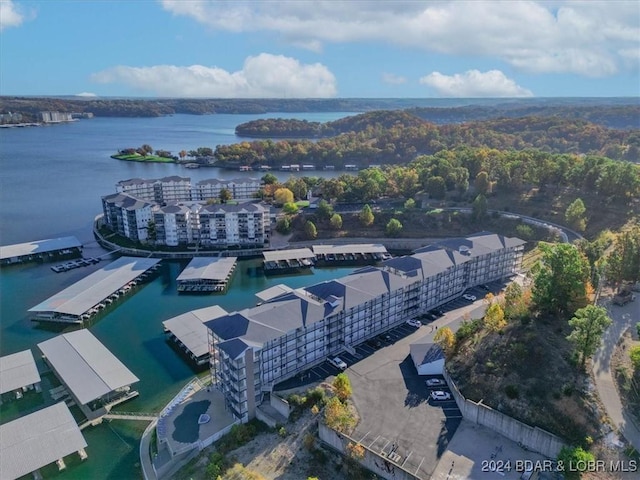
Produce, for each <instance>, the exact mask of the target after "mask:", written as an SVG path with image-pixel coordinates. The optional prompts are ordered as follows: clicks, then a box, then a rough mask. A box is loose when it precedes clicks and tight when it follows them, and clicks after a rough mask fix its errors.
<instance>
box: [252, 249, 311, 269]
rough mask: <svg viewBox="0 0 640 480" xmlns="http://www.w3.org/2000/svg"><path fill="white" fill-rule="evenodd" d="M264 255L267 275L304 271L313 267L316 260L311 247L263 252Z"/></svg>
mask: <svg viewBox="0 0 640 480" xmlns="http://www.w3.org/2000/svg"><path fill="white" fill-rule="evenodd" d="M262 256H263V257H264V273H265V274H266V275H280V274H285V273H298V272H302V271H304V270H306V269H309V268H311V267H312V266H313V265H314V263H315V260H316V256H315V254H314V253H313V252H312V251H311V249H309V248H294V249H291V250H275V251H271V252H263V253H262Z"/></svg>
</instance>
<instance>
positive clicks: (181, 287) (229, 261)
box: [176, 257, 238, 293]
mask: <svg viewBox="0 0 640 480" xmlns="http://www.w3.org/2000/svg"><path fill="white" fill-rule="evenodd" d="M237 260H238V258H237V257H195V258H194V259H193V260H191V261H190V262H189V265H187V267H186V268H185V269H184V270H183V271H182V273H181V274H180V275H179V276H178V278H177V279H176V280H177V282H178V292H185V293H186V292H189V293H209V292H223V291H225V290H226V289H227V286H228V284H229V280H231V277H232V276H233V272H235V269H236V263H237Z"/></svg>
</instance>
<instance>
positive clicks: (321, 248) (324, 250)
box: [311, 243, 387, 255]
mask: <svg viewBox="0 0 640 480" xmlns="http://www.w3.org/2000/svg"><path fill="white" fill-rule="evenodd" d="M311 248H313V253H315V254H316V255H326V254H328V253H333V254H347V253H387V248H386V247H385V246H384V245H380V244H379V243H354V244H349V245H314V246H313V247H311Z"/></svg>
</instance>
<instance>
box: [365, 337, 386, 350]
mask: <svg viewBox="0 0 640 480" xmlns="http://www.w3.org/2000/svg"><path fill="white" fill-rule="evenodd" d="M367 345H369V346H370V347H371V348H375V349H378V348H381V347H382V342H381V341H380V339H379V338H372V339H371V340H368V341H367Z"/></svg>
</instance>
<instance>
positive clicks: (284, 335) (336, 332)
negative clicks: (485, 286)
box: [205, 232, 525, 421]
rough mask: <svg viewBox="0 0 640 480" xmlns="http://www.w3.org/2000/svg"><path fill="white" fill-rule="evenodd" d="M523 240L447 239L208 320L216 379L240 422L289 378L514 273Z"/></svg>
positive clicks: (483, 235)
mask: <svg viewBox="0 0 640 480" xmlns="http://www.w3.org/2000/svg"><path fill="white" fill-rule="evenodd" d="M524 244H525V242H524V241H522V240H520V239H517V238H508V237H504V236H501V235H496V234H492V233H488V232H481V233H478V234H475V235H472V236H469V237H467V238H454V239H449V240H443V241H441V242H439V243H437V244H434V245H430V246H428V247H425V248H423V249H420V250H418V251H416V253H414V254H413V255H410V256H405V257H399V258H394V259H391V260H388V261H386V262H383V264H382V266H381V267H366V268H363V269H360V270H357V271H356V272H354V273H353V274H351V275H348V276H346V277H343V278H340V279H337V280H332V281H327V282H322V283H319V284H316V285H313V286H310V287H306V288H301V289H296V290H291V289H288V288H282V289H277V293H275V294H273V296H271V297H269V295H268V294H267V292H268V291H265V292H262V294H261V295H260V296H261V298H263V299H264V298H267V300H266V301H264V303H262V304H261V305H259V306H256V307H252V308H247V309H245V310H242V311H239V312H233V313H229V314H227V315H224V316H221V317H218V318H215V319H212V320H210V321H207V322H205V325H206V326H207V328H208V331H209V349H210V354H211V355H210V358H211V375H212V379H213V381H214V384H215V385H216V386H217V388H219V389H220V390H221V391H222V392H223V393H224V395H225V397H226V399H227V403H228V406H229V407H230V409H231V411H233V413H234V415H235V416H236V417H237V418H239V419H241V420H242V421H247V420H248V419H250V418H252V417H254V416H255V410H256V408H257V406H258V405H259V404H260V403H261V401H262V397H263V394H264V393H265V392H270V391H271V389H272V388H273V386H274V385H275V384H277V383H279V382H281V381H283V380H286V379H287V378H291V377H293V376H295V375H297V374H298V373H300V372H302V371H304V370H306V369H308V368H310V367H312V366H314V365H316V364H318V363H320V362H322V361H324V360H325V359H326V358H327V356H331V355H335V354H337V353H340V352H342V351H345V350H346V351H352V348H353V347H355V346H357V345H358V344H360V343H362V342H364V341H366V340H367V339H369V338H372V337H374V336H376V335H378V334H380V333H382V332H385V331H387V330H389V329H391V328H393V327H395V326H396V325H399V324H400V323H402V322H404V321H406V320H407V319H409V318H413V317H415V316H417V315H420V314H422V313H424V312H426V311H428V310H431V309H433V308H435V307H437V306H439V305H441V304H443V303H445V302H447V301H449V300H450V299H452V298H454V297H456V296H459V295H461V294H462V293H463V292H464V291H465V290H466V289H467V288H469V287H473V286H476V285H480V284H482V283H485V282H489V281H493V280H497V279H502V278H505V277H509V276H511V275H514V274H516V273H517V272H518V271H519V269H520V266H521V262H522V252H523V248H524Z"/></svg>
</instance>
